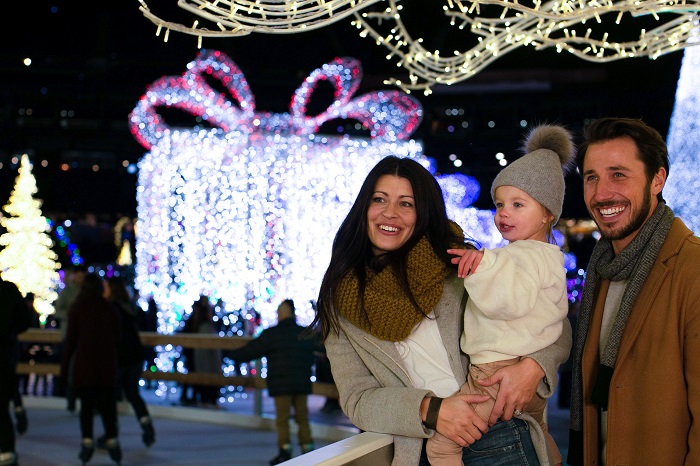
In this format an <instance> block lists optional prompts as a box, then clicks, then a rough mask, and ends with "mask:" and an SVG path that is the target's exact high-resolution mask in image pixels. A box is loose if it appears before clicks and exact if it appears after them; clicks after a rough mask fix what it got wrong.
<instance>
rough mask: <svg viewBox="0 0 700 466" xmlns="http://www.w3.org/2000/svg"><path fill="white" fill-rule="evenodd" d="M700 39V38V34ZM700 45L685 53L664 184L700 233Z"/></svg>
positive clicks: (678, 211)
mask: <svg viewBox="0 0 700 466" xmlns="http://www.w3.org/2000/svg"><path fill="white" fill-rule="evenodd" d="M695 40H696V41H700V38H696V39H695ZM698 141H700V45H696V46H693V47H689V48H687V49H686V50H685V52H684V55H683V64H682V65H681V72H680V78H679V79H678V88H677V90H676V103H675V107H674V109H673V115H672V116H671V126H670V129H669V131H668V138H667V144H668V157H669V159H670V163H671V169H670V173H669V178H668V180H667V182H666V186H665V187H664V197H665V198H666V200H667V201H668V205H669V206H670V207H671V208H672V209H673V211H674V212H675V213H676V215H678V216H679V217H680V218H681V219H683V221H684V222H685V224H686V225H687V226H688V228H690V229H691V230H693V232H694V233H695V235H700V202H698V201H699V199H698V190H699V189H700V179H698V160H699V157H700V152H698V149H699V148H700V146H699V145H698Z"/></svg>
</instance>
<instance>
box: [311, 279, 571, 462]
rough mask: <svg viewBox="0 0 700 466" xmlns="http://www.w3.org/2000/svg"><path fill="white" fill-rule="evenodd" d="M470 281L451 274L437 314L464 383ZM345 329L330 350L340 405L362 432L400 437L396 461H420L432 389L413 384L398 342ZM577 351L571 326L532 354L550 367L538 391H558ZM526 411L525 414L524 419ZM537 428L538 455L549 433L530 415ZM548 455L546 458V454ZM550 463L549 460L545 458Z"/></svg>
mask: <svg viewBox="0 0 700 466" xmlns="http://www.w3.org/2000/svg"><path fill="white" fill-rule="evenodd" d="M463 295H464V282H463V280H462V279H459V278H457V277H452V278H448V279H447V280H446V282H445V288H444V291H443V295H442V297H441V299H440V302H439V303H438V305H437V307H436V309H435V313H436V315H437V316H438V317H437V323H438V327H439V329H440V335H441V337H442V341H443V343H444V345H445V348H446V349H447V354H448V357H449V360H450V365H451V367H452V371H453V372H454V375H455V377H456V378H457V382H458V383H460V384H461V383H463V382H464V381H465V380H466V370H467V365H468V358H467V356H466V355H465V354H464V353H462V352H461V351H460V349H459V338H460V335H461V333H462V328H463V319H462V314H463V309H464V306H463V304H462V297H463ZM340 325H341V332H340V335H339V336H336V335H335V334H334V333H331V335H330V336H329V337H328V339H326V342H325V344H326V351H327V354H328V358H329V359H330V362H331V369H332V371H333V378H334V380H335V383H336V385H337V387H338V392H339V394H340V404H341V406H342V408H343V411H344V412H345V413H346V414H347V416H348V417H349V418H350V420H351V421H352V422H353V424H355V425H356V426H357V427H359V428H360V429H362V430H365V431H370V432H380V433H386V434H392V435H394V459H393V462H392V465H397V466H411V465H417V464H418V462H419V460H420V453H421V448H422V444H423V439H425V438H428V437H431V436H432V435H433V434H434V431H433V430H429V429H426V428H425V427H424V426H423V423H422V422H421V418H420V403H421V400H422V399H423V398H424V397H425V396H426V395H432V393H431V392H430V391H428V390H424V389H417V388H413V386H412V384H411V379H410V377H409V375H408V372H407V371H406V368H405V367H404V365H403V362H402V360H401V357H400V356H399V353H398V351H397V349H396V346H395V345H394V343H393V342H389V341H384V340H379V339H378V338H375V337H373V336H371V335H369V334H368V333H366V332H364V331H363V330H361V329H359V328H358V327H356V326H354V325H353V324H351V323H350V322H349V321H347V320H346V319H343V318H341V319H340ZM570 349H571V328H570V327H569V326H568V325H565V327H564V332H563V334H562V336H561V338H559V340H558V341H557V343H555V344H554V345H552V346H551V347H548V348H547V349H545V350H542V351H540V352H537V353H535V354H533V355H532V357H533V359H535V360H536V361H537V362H538V363H539V364H540V365H541V366H542V368H543V369H544V371H545V374H546V376H545V379H544V380H543V382H542V383H540V387H539V388H538V393H539V394H540V395H541V396H542V397H545V398H547V397H549V396H551V395H552V393H553V391H554V388H555V386H556V382H557V369H558V367H559V365H560V364H561V363H563V362H564V361H565V360H566V359H567V357H568V355H569V351H570ZM525 418H526V415H523V419H525ZM527 420H528V421H529V423H530V428H531V429H532V432H533V440H534V441H535V447H536V448H538V454H540V455H546V446H545V445H544V436H543V434H542V431H541V429H540V427H539V425H538V424H537V423H536V422H534V421H533V420H532V418H529V417H528V419H527ZM540 458H542V456H540ZM543 464H546V460H544V461H543Z"/></svg>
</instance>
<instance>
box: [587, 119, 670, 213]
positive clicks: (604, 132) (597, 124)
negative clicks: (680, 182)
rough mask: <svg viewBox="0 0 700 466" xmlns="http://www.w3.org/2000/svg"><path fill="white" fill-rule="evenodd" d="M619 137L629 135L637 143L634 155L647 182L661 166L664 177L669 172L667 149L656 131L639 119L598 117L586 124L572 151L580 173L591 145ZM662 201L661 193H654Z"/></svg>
mask: <svg viewBox="0 0 700 466" xmlns="http://www.w3.org/2000/svg"><path fill="white" fill-rule="evenodd" d="M622 137H629V138H630V139H632V141H634V144H635V145H636V146H637V157H639V160H641V161H642V162H643V163H644V166H645V171H646V175H647V181H649V182H651V180H652V179H653V178H654V175H655V174H656V173H657V172H658V171H659V168H661V167H663V168H664V169H665V170H666V177H668V174H669V164H668V149H667V148H666V142H665V141H664V139H663V138H662V137H661V134H659V132H658V131H656V130H655V129H654V128H652V127H651V126H649V125H647V124H646V123H644V122H643V121H642V120H640V119H634V118H614V117H607V118H600V119H598V120H595V121H594V122H593V123H591V124H590V125H588V126H587V127H586V128H585V129H584V131H583V141H582V142H581V143H580V144H579V146H578V152H577V153H576V166H577V167H578V170H579V172H580V173H583V162H584V159H585V158H586V152H587V151H588V147H589V146H590V145H591V144H597V143H599V142H606V141H610V140H613V139H618V138H622ZM656 198H657V199H658V200H659V201H663V200H664V198H663V196H662V193H661V192H659V194H657V195H656Z"/></svg>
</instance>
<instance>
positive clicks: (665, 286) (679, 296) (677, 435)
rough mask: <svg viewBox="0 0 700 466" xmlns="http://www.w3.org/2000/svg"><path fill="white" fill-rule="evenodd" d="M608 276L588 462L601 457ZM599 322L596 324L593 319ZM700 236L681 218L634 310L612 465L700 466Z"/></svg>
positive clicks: (589, 355) (614, 409)
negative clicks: (599, 396) (599, 387)
mask: <svg viewBox="0 0 700 466" xmlns="http://www.w3.org/2000/svg"><path fill="white" fill-rule="evenodd" d="M608 284H609V283H608V282H602V283H601V284H600V285H599V286H600V287H601V289H600V291H601V292H600V293H599V299H598V300H597V302H596V304H595V309H594V311H593V315H592V318H591V328H590V329H589V331H588V337H587V344H586V347H585V348H584V352H583V359H582V363H581V365H582V368H583V374H584V376H583V394H584V395H583V396H584V407H583V449H584V462H583V464H584V465H597V464H600V462H599V460H598V435H599V428H598V425H599V419H598V407H597V405H594V404H592V403H590V401H589V400H590V398H591V395H590V394H591V390H592V384H593V382H594V381H595V375H594V374H595V371H596V369H597V367H598V360H599V356H598V346H599V344H598V341H599V340H600V321H601V318H600V315H601V314H602V312H603V305H604V302H605V299H604V298H605V294H606V293H607V287H608ZM595 322H597V325H593V324H594V323H595ZM697 419H700V239H699V238H697V237H694V236H693V234H692V232H691V231H690V230H688V228H686V226H685V225H684V224H683V222H681V220H679V219H675V220H674V222H673V225H672V227H671V230H670V231H669V234H668V236H667V238H666V241H665V242H664V244H663V246H662V247H661V251H660V252H659V255H658V256H657V259H656V262H655V263H654V265H653V267H652V269H651V271H650V272H649V276H648V277H647V279H646V281H645V282H644V285H643V286H642V289H641V291H640V292H639V295H638V297H637V300H636V301H635V304H634V306H633V307H632V311H631V312H630V316H629V319H628V321H627V325H626V327H625V330H624V333H623V335H622V340H621V341H620V347H619V350H618V353H617V361H616V363H615V370H614V372H613V376H612V379H611V381H610V394H609V398H608V443H607V462H606V464H607V466H616V465H663V466H679V465H700V426H699V425H698V423H696V422H694V420H697Z"/></svg>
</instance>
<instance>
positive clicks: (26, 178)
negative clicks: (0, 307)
mask: <svg viewBox="0 0 700 466" xmlns="http://www.w3.org/2000/svg"><path fill="white" fill-rule="evenodd" d="M36 192H37V187H36V179H35V178H34V175H33V174H32V164H31V163H30V162H29V157H28V156H27V155H26V154H25V155H23V156H22V161H21V163H20V167H19V176H18V177H17V180H16V182H15V187H14V190H13V191H12V193H11V194H10V200H9V202H8V204H7V205H6V206H5V207H4V208H3V209H4V210H5V212H7V214H8V216H7V217H3V218H2V219H0V225H2V226H3V227H4V228H5V229H6V230H7V232H6V233H4V234H2V235H1V236H0V246H4V248H3V249H2V251H0V274H2V278H3V279H4V280H7V281H10V282H13V283H15V284H16V285H17V287H18V288H19V290H20V291H21V292H22V295H25V296H26V294H27V293H34V306H35V308H36V310H37V311H38V312H39V314H41V320H42V321H44V320H45V318H46V316H47V315H48V314H51V313H52V312H53V306H52V303H53V302H54V301H55V300H56V298H57V296H58V295H57V293H56V287H57V285H58V282H59V280H60V279H59V276H58V272H57V270H58V269H59V268H60V264H58V263H57V262H56V260H57V259H58V256H57V255H56V253H54V252H53V251H52V250H51V246H52V245H53V242H52V240H51V238H50V237H49V235H48V232H49V231H50V227H49V224H48V222H47V220H46V218H44V217H43V216H42V215H41V201H40V200H39V199H34V197H33V196H34V194H36Z"/></svg>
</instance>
